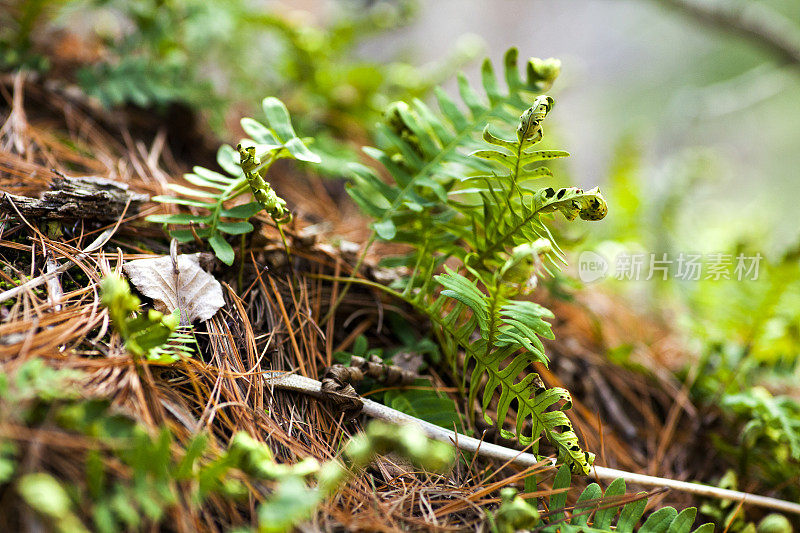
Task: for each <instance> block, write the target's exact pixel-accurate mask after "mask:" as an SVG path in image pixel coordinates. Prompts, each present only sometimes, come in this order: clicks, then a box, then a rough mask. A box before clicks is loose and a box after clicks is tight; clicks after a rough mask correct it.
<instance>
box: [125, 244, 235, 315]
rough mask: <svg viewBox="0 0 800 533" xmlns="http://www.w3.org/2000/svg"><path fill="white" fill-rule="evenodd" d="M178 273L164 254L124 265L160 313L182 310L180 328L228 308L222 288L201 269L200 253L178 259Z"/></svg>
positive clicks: (128, 273)
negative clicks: (224, 307)
mask: <svg viewBox="0 0 800 533" xmlns="http://www.w3.org/2000/svg"><path fill="white" fill-rule="evenodd" d="M177 266H178V269H177V272H176V271H175V268H174V266H173V264H172V259H171V258H170V257H169V256H168V255H165V256H163V257H157V258H154V259H136V260H135V261H131V262H129V263H126V264H125V265H123V266H122V270H123V271H125V274H127V275H128V278H129V279H130V281H131V283H132V284H133V285H134V287H136V288H137V289H138V290H139V292H141V293H142V294H144V295H145V296H147V297H148V298H151V299H152V300H153V302H154V306H155V308H156V309H157V310H159V311H161V312H163V313H172V312H173V311H175V309H180V312H181V325H182V326H188V325H189V324H191V323H192V322H195V321H196V320H200V321H203V322H204V321H206V320H208V319H210V318H211V317H212V316H214V313H216V312H217V310H218V309H219V308H220V307H222V306H223V305H225V300H224V299H223V297H222V285H220V283H219V281H217V280H216V279H215V278H214V276H212V275H211V274H209V273H208V272H206V271H205V270H203V269H202V268H201V267H200V254H183V255H179V256H178V257H177Z"/></svg>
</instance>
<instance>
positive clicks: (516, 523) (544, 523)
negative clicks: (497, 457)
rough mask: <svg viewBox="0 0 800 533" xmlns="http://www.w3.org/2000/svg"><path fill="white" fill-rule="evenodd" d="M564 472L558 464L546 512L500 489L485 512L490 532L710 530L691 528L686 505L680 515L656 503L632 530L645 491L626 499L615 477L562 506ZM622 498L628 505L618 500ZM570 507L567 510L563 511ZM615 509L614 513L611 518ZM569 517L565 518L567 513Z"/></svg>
mask: <svg viewBox="0 0 800 533" xmlns="http://www.w3.org/2000/svg"><path fill="white" fill-rule="evenodd" d="M569 486H570V471H569V469H568V468H566V467H564V466H562V467H561V468H560V469H559V470H558V472H557V473H556V477H555V479H554V481H553V491H554V492H553V494H551V496H550V501H549V502H548V503H549V505H548V512H547V513H540V512H539V510H538V509H537V508H536V507H535V506H534V505H531V504H530V503H528V502H527V501H526V500H524V499H522V498H521V497H519V496H518V495H517V491H516V489H513V488H511V487H507V488H505V489H503V490H502V491H501V493H500V494H501V498H502V503H501V505H500V508H499V509H498V510H497V511H496V512H495V513H494V515H493V516H491V520H490V524H491V527H492V530H493V531H495V532H497V533H506V532H513V531H518V530H523V529H524V530H536V531H539V532H542V533H557V532H560V533H611V532H616V533H632V532H633V531H634V530H635V531H638V532H639V533H663V532H669V533H713V531H714V524H712V523H707V524H703V525H702V526H700V527H698V528H697V529H694V530H693V529H692V526H693V524H694V521H695V517H696V516H697V509H696V508H695V507H689V508H687V509H684V510H683V511H681V512H680V513H679V512H678V511H677V510H676V509H675V508H674V507H662V508H661V509H659V510H657V511H655V512H653V513H651V514H650V516H648V517H647V519H646V520H645V521H644V523H643V524H642V525H641V526H640V527H639V528H638V529H636V524H637V523H638V522H639V521H640V520H641V518H642V515H644V511H645V509H646V507H647V497H646V493H639V494H637V495H636V497H634V499H632V500H631V498H625V491H626V487H625V480H623V479H622V478H619V479H616V480H614V481H613V482H611V484H610V485H609V486H608V488H607V489H606V491H605V493H603V491H602V489H601V488H600V485H598V484H597V483H592V484H591V485H589V486H588V487H586V488H585V489H584V490H583V492H582V493H581V495H580V496H579V497H578V500H577V502H576V503H575V505H574V507H570V508H567V506H566V504H567V492H566V490H567V489H569ZM623 498H625V500H626V501H627V502H628V503H624V504H623V503H622V502H621V503H619V504H617V505H614V502H619V501H620V500H622V499H623ZM569 511H571V513H569ZM618 512H619V517H618V518H617V519H616V520H614V518H615V517H616V516H617V513H618ZM569 515H571V516H569Z"/></svg>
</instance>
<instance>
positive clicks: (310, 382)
mask: <svg viewBox="0 0 800 533" xmlns="http://www.w3.org/2000/svg"><path fill="white" fill-rule="evenodd" d="M265 381H266V385H267V386H268V387H274V388H276V389H282V390H292V391H296V392H302V393H304V394H308V395H310V396H314V397H316V398H321V397H322V396H323V393H322V392H321V391H320V387H321V385H322V384H321V383H320V382H319V381H317V380H315V379H311V378H307V377H303V376H298V375H296V374H288V373H284V372H272V373H267V374H265ZM362 401H363V402H364V407H363V411H362V412H363V413H364V414H366V415H368V416H371V417H372V418H378V419H381V420H386V421H387V422H393V423H395V424H416V425H417V426H419V427H421V428H422V431H423V432H424V433H425V434H426V435H427V436H428V437H429V438H431V439H434V440H438V441H441V442H447V443H451V444H454V445H455V446H456V447H457V448H458V449H460V450H463V451H465V452H472V453H475V454H479V455H481V456H484V457H488V458H491V459H497V460H500V461H508V462H510V463H512V464H515V465H517V466H522V467H529V466H532V465H538V464H541V463H542V460H541V459H539V458H537V457H536V456H535V455H533V454H530V453H523V452H519V451H517V450H512V449H510V448H505V447H503V446H498V445H497V444H491V443H488V442H483V441H480V440H478V439H475V438H472V437H467V436H466V435H461V434H460V433H456V432H454V431H450V430H448V429H444V428H441V427H439V426H436V425H434V424H431V423H430V422H425V421H424V420H420V419H418V418H415V417H413V416H410V415H407V414H405V413H401V412H400V411H396V410H394V409H392V408H390V407H386V406H385V405H382V404H379V403H377V402H373V401H371V400H367V399H362ZM550 461H551V462H552V463H553V464H554V463H555V461H554V460H552V459H551V460H550ZM592 474H593V477H595V478H597V479H604V480H609V481H610V480H614V479H617V478H622V479H624V480H625V481H626V482H629V483H636V484H638V485H644V486H650V487H669V488H671V489H675V490H679V491H681V492H688V493H691V494H695V495H697V496H705V497H710V498H719V499H722V500H732V501H737V502H743V503H746V504H750V505H758V506H760V507H768V508H770V509H776V510H779V511H784V512H787V513H795V514H800V504H797V503H792V502H787V501H784V500H779V499H777V498H770V497H768V496H759V495H757V494H749V493H747V492H740V491H738V490H728V489H721V488H719V487H712V486H710V485H700V484H697V483H689V482H686V481H678V480H675V479H668V478H662V477H655V476H647V475H644V474H636V473H633V472H625V471H624V470H616V469H614V468H606V467H603V466H595V467H593V468H592Z"/></svg>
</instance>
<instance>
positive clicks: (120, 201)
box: [0, 175, 150, 221]
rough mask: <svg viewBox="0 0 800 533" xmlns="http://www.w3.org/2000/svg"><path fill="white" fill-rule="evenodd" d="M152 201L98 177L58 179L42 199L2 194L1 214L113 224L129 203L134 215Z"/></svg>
mask: <svg viewBox="0 0 800 533" xmlns="http://www.w3.org/2000/svg"><path fill="white" fill-rule="evenodd" d="M149 199H150V197H149V196H148V195H146V194H141V193H138V192H133V191H130V190H128V185H127V184H126V183H120V182H118V181H113V180H110V179H106V178H100V177H97V176H80V177H74V178H71V177H67V176H59V175H57V176H55V177H54V178H53V181H51V182H50V190H47V191H44V192H43V193H42V194H41V195H40V198H29V197H27V196H19V195H16V194H11V193H7V192H3V196H2V200H0V211H2V212H4V213H7V214H9V215H15V214H17V210H19V212H20V213H22V215H24V216H25V217H30V218H33V219H36V220H75V219H82V218H87V219H94V220H105V221H112V220H117V219H118V218H119V217H120V215H122V213H123V211H125V205H126V204H127V203H128V201H129V200H130V206H129V207H128V210H127V212H126V214H127V215H133V214H135V213H137V212H138V211H139V207H140V206H141V204H142V203H144V202H147V201H148V200H149ZM12 202H13V204H14V205H12ZM15 206H16V208H17V210H15V209H14V207H15Z"/></svg>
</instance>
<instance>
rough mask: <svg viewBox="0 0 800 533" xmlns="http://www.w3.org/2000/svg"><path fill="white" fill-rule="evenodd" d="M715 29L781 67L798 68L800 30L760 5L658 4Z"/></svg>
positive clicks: (724, 0) (703, 0)
mask: <svg viewBox="0 0 800 533" xmlns="http://www.w3.org/2000/svg"><path fill="white" fill-rule="evenodd" d="M659 3H660V4H662V5H666V6H669V7H672V8H674V9H676V10H678V11H681V12H683V13H685V14H686V15H688V16H690V17H691V18H692V19H694V20H696V21H698V22H700V23H702V24H704V25H706V26H708V27H711V28H715V29H720V30H723V31H727V32H729V33H733V34H736V35H739V36H741V37H743V38H745V39H747V40H748V41H750V42H752V43H753V44H755V45H758V46H760V47H761V48H763V49H764V50H766V51H767V52H769V53H770V54H772V55H773V56H775V57H776V58H777V59H778V60H779V61H780V62H781V63H783V64H788V65H792V66H794V67H795V68H797V67H800V28H798V26H797V25H796V24H793V23H792V21H790V20H789V19H787V18H786V17H784V16H783V15H781V14H780V13H778V12H777V11H774V10H773V9H771V8H769V7H767V6H766V5H764V4H763V3H762V2H753V1H746V2H740V1H731V0H662V1H661V2H659Z"/></svg>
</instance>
